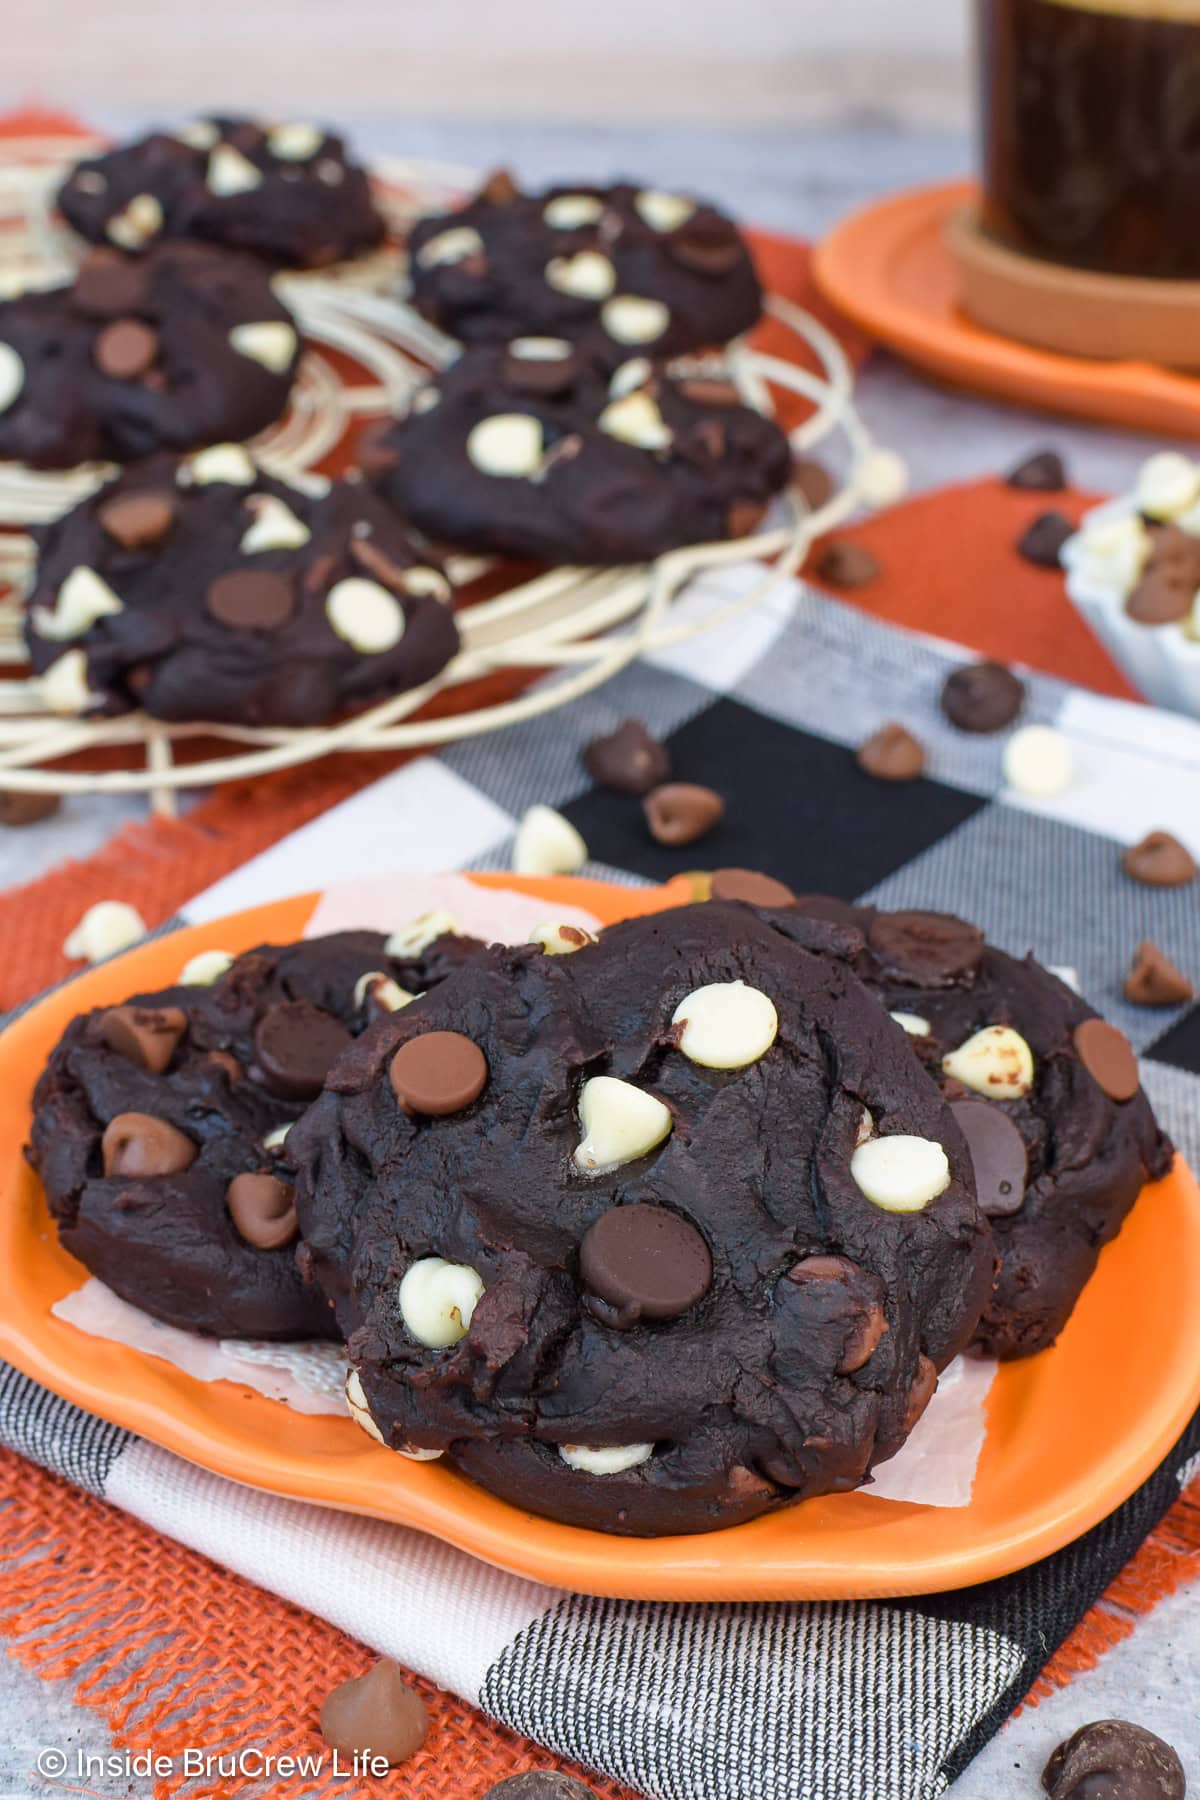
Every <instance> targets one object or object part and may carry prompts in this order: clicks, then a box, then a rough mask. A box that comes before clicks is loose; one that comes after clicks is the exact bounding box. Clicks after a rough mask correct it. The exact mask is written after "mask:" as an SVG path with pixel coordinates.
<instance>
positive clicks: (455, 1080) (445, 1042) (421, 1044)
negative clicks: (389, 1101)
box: [390, 1031, 488, 1119]
mask: <svg viewBox="0 0 1200 1800" xmlns="http://www.w3.org/2000/svg"><path fill="white" fill-rule="evenodd" d="M390 1073H391V1083H392V1092H393V1093H394V1094H395V1096H396V1098H397V1100H398V1101H399V1102H400V1104H401V1106H402V1107H403V1108H404V1110H405V1112H410V1113H423V1114H427V1115H428V1116H429V1117H431V1118H435V1119H440V1118H444V1117H445V1116H446V1115H447V1114H449V1113H456V1112H461V1111H462V1109H463V1108H464V1106H470V1104H471V1102H472V1101H473V1100H477V1099H478V1098H479V1096H480V1094H481V1093H482V1092H483V1089H484V1085H485V1084H486V1082H487V1078H488V1065H487V1058H486V1056H485V1055H484V1054H483V1051H482V1050H481V1049H480V1048H479V1045H478V1044H476V1043H473V1042H472V1040H471V1039H470V1038H469V1037H464V1036H463V1034H462V1032H461V1031H426V1032H422V1034H421V1035H420V1037H414V1038H409V1040H408V1042H407V1043H406V1044H401V1046H400V1048H399V1049H398V1050H397V1052H396V1054H395V1056H393V1058H392V1063H391V1071H390Z"/></svg>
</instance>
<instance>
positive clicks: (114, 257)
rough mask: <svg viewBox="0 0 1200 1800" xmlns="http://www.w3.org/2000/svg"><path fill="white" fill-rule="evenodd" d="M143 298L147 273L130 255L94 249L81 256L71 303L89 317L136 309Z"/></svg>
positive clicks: (109, 316) (105, 317) (104, 316)
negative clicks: (81, 259) (82, 257)
mask: <svg viewBox="0 0 1200 1800" xmlns="http://www.w3.org/2000/svg"><path fill="white" fill-rule="evenodd" d="M145 298H146V274H145V270H144V269H143V268H142V266H141V264H140V263H139V262H138V261H137V260H136V258H133V257H125V256H121V255H119V254H118V252H117V251H115V250H93V251H91V252H90V253H89V254H88V255H87V256H85V257H84V259H83V262H82V263H81V264H80V266H79V269H78V271H77V273H76V276H75V285H74V287H73V288H72V289H71V304H72V306H73V307H75V309H76V310H77V311H78V312H82V313H87V314H88V315H89V316H90V317H94V318H101V319H108V318H111V317H112V316H113V314H114V313H129V312H136V311H137V309H138V307H139V306H141V304H142V303H143V301H144V300H145Z"/></svg>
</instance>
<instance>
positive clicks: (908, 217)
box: [813, 181, 1200, 437]
mask: <svg viewBox="0 0 1200 1800" xmlns="http://www.w3.org/2000/svg"><path fill="white" fill-rule="evenodd" d="M977 198H978V189H977V188H976V187H975V186H974V184H973V183H971V182H966V181H956V182H953V183H951V184H949V185H948V186H943V187H934V188H917V189H914V190H913V191H912V192H910V193H906V194H897V195H895V196H894V197H892V198H890V199H887V200H881V201H879V202H878V204H876V205H874V206H868V207H864V208H863V209H862V211H861V212H856V213H852V214H851V215H850V217H849V218H848V219H846V220H844V221H843V222H842V224H840V225H838V226H837V227H836V228H835V229H834V230H833V231H832V232H831V233H830V235H829V236H828V237H827V238H826V239H825V241H824V243H822V244H821V245H819V246H818V248H817V251H816V253H815V256H814V259H813V272H814V274H815V276H816V280H817V284H818V286H819V287H820V288H821V290H822V292H823V293H824V295H825V297H826V299H827V300H829V301H830V302H831V303H832V304H833V305H834V306H836V307H837V308H838V310H839V311H840V312H843V313H845V314H846V316H847V317H848V318H850V319H852V320H853V321H854V323H855V324H856V325H858V326H859V327H860V328H861V329H862V330H863V331H865V332H866V333H867V334H868V335H869V336H870V337H873V338H878V339H879V340H880V341H881V342H882V343H885V344H888V345H890V346H891V348H892V349H893V350H898V351H899V352H900V354H901V355H902V356H907V357H909V358H910V359H911V360H912V361H913V362H915V363H917V364H919V365H920V367H921V368H923V369H927V370H928V371H929V372H930V374H932V375H936V376H938V377H939V378H940V379H941V380H943V381H949V382H953V383H956V384H957V385H959V386H962V387H968V388H974V389H978V390H979V391H980V392H981V393H985V394H992V395H994V396H995V397H997V398H998V399H1001V400H1009V401H1012V402H1013V403H1014V404H1016V405H1018V406H1041V407H1046V408H1048V409H1049V410H1050V411H1052V412H1066V413H1078V414H1080V415H1081V416H1082V417H1084V418H1087V419H1102V420H1104V421H1105V422H1106V423H1107V424H1110V425H1120V426H1124V427H1125V428H1126V429H1128V430H1135V431H1149V432H1153V433H1154V435H1155V436H1156V437H1170V436H1174V435H1177V434H1178V435H1181V436H1184V437H1200V378H1198V377H1196V376H1194V375H1184V374H1180V373H1177V372H1175V371H1173V370H1171V369H1162V368H1157V367H1156V366H1155V365H1154V364H1152V363H1144V362H1092V361H1088V360H1086V359H1085V358H1083V357H1072V356H1059V355H1055V354H1054V353H1053V352H1052V351H1049V350H1035V349H1033V348H1031V347H1030V346H1029V345H1027V344H1018V343H1017V342H1016V341H1015V340H1013V339H1012V338H1005V337H1000V336H998V335H997V334H996V333H994V332H990V331H987V330H985V329H984V327H983V326H981V325H976V324H974V323H973V322H972V321H971V320H970V319H969V318H968V317H967V315H966V314H965V313H964V312H962V311H960V309H959V305H958V291H959V279H958V270H957V268H956V266H955V263H954V258H953V257H952V255H951V253H950V249H949V246H948V244H947V241H946V227H947V225H948V224H949V222H950V220H951V218H952V217H953V216H954V214H955V213H956V212H958V211H959V210H960V209H961V208H962V207H964V206H966V205H969V204H970V203H971V201H972V200H973V199H977Z"/></svg>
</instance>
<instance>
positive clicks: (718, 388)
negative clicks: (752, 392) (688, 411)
mask: <svg viewBox="0 0 1200 1800" xmlns="http://www.w3.org/2000/svg"><path fill="white" fill-rule="evenodd" d="M677 391H678V392H679V393H681V394H682V395H683V397H684V399H685V400H690V401H691V402H692V404H693V405H694V406H740V405H741V400H742V396H741V395H740V394H739V393H738V390H737V388H736V387H735V386H734V384H733V382H732V381H723V380H721V379H720V378H719V377H716V376H706V375H689V376H687V377H686V378H685V379H684V380H683V381H680V382H678V383H677Z"/></svg>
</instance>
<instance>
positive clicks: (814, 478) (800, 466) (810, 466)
mask: <svg viewBox="0 0 1200 1800" xmlns="http://www.w3.org/2000/svg"><path fill="white" fill-rule="evenodd" d="M835 485H836V484H835V482H834V479H833V476H832V475H831V474H830V473H829V470H828V469H827V468H826V467H825V464H824V463H822V462H818V461H817V460H816V458H815V457H813V456H797V457H794V458H793V460H792V486H793V487H794V488H795V489H796V490H797V492H798V493H799V494H800V496H801V498H802V499H804V500H806V501H807V502H808V504H809V507H810V508H811V510H812V511H813V512H819V511H820V509H821V507H823V506H824V505H825V504H826V502H827V501H830V500H832V499H833V494H834V488H835Z"/></svg>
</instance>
